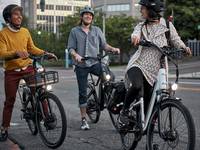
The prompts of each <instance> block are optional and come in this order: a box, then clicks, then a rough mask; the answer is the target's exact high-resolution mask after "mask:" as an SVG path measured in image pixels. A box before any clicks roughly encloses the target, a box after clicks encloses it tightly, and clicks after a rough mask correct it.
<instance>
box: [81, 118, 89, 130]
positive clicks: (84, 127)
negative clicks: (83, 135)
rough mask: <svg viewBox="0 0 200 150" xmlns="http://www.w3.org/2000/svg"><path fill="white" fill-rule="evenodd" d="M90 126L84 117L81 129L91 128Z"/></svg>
mask: <svg viewBox="0 0 200 150" xmlns="http://www.w3.org/2000/svg"><path fill="white" fill-rule="evenodd" d="M89 129H90V126H89V124H88V123H87V120H86V118H82V124H81V130H89Z"/></svg>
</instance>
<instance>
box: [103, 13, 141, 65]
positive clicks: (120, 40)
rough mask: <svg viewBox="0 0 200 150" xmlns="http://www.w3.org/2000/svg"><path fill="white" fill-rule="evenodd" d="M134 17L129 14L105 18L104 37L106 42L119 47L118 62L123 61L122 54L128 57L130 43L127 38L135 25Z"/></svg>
mask: <svg viewBox="0 0 200 150" xmlns="http://www.w3.org/2000/svg"><path fill="white" fill-rule="evenodd" d="M136 21H137V20H136V19H134V18H132V17H130V16H125V15H121V16H113V17H110V18H108V19H107V20H106V37H107V41H108V43H110V44H111V45H113V46H115V47H119V48H120V49H121V54H120V64H122V63H123V58H124V54H126V55H127V56H128V57H129V51H130V50H131V44H130V43H129V42H128V39H129V38H130V36H131V33H132V32H133V27H134V26H135V25H136Z"/></svg>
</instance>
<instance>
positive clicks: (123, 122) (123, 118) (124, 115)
mask: <svg viewBox="0 0 200 150" xmlns="http://www.w3.org/2000/svg"><path fill="white" fill-rule="evenodd" d="M118 122H119V127H120V128H124V127H127V126H128V125H129V117H128V111H126V110H125V111H122V112H121V113H120V116H119V120H118Z"/></svg>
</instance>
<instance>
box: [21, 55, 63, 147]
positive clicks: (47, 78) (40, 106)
mask: <svg viewBox="0 0 200 150" xmlns="http://www.w3.org/2000/svg"><path fill="white" fill-rule="evenodd" d="M30 58H31V59H33V68H34V70H35V72H34V74H31V75H27V76H24V77H23V80H22V81H21V83H20V86H19V87H20V88H19V90H18V93H19V97H20V100H21V104H22V109H21V111H22V119H25V120H26V122H27V125H28V127H29V130H30V131H31V134H32V135H37V134H38V132H39V134H40V137H41V139H42V141H43V143H44V144H45V145H46V146H47V147H49V148H53V149H55V148H57V147H59V146H60V145H62V143H63V142H64V140H65V137H66V130H67V119H66V114H65V110H64V108H63V105H62V103H61V102H60V100H59V98H58V97H57V96H56V95H54V94H53V93H52V92H51V89H52V86H51V85H52V84H55V83H58V82H59V76H58V72H56V71H46V69H45V67H44V65H42V62H43V61H44V60H45V59H48V56H47V55H42V56H31V57H30ZM20 91H21V92H20Z"/></svg>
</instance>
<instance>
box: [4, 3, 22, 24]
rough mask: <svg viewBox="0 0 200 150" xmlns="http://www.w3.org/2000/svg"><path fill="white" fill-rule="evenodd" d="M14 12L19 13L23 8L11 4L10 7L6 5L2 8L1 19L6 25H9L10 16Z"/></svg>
mask: <svg viewBox="0 0 200 150" xmlns="http://www.w3.org/2000/svg"><path fill="white" fill-rule="evenodd" d="M14 10H20V11H21V13H22V11H23V8H22V7H20V6H18V5H16V4H11V5H8V6H6V7H5V8H4V10H3V18H4V20H5V22H6V23H11V15H12V12H13V11H14Z"/></svg>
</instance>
